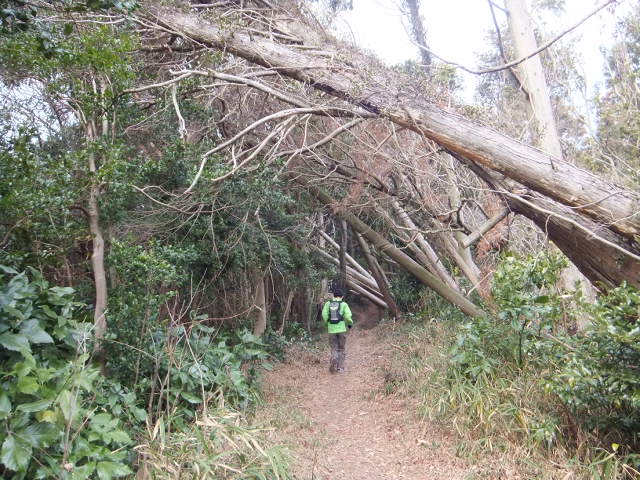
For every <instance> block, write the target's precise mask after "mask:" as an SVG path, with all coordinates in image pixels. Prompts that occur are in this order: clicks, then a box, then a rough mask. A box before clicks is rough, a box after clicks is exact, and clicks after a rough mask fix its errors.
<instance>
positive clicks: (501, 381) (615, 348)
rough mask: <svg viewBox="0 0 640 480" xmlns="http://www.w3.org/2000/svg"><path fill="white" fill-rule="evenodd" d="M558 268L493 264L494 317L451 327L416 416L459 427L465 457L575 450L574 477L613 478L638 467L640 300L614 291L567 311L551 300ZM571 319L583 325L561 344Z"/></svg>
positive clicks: (548, 261)
mask: <svg viewBox="0 0 640 480" xmlns="http://www.w3.org/2000/svg"><path fill="white" fill-rule="evenodd" d="M564 264H565V262H564V260H563V259H562V258H560V257H558V256H556V255H549V254H545V255H538V256H526V257H516V256H514V255H511V254H509V255H506V256H504V257H503V258H502V261H501V263H500V264H499V266H498V268H497V271H496V274H495V276H494V280H493V290H492V291H493V298H494V300H495V301H496V304H497V306H498V308H499V312H498V315H497V317H493V318H491V317H488V318H479V319H472V320H468V321H465V322H462V323H458V324H456V325H455V326H453V327H452V329H451V332H452V333H451V340H450V344H451V346H450V350H449V354H448V356H447V358H446V361H445V362H444V363H443V365H442V366H441V368H440V369H438V370H437V371H436V372H434V373H433V374H432V375H430V376H429V378H428V380H427V382H426V384H425V385H424V387H423V392H424V396H425V403H424V408H425V411H426V412H427V413H428V414H429V415H442V416H444V417H446V418H449V419H451V420H453V421H455V423H456V424H461V425H464V426H465V427H466V428H468V431H469V434H468V443H467V446H466V447H465V448H468V449H470V451H474V450H475V449H484V448H486V446H487V445H490V446H491V448H496V447H497V448H500V449H504V450H508V449H509V448H510V445H513V443H511V442H514V443H515V444H517V445H519V446H520V447H521V446H525V447H527V448H529V449H530V451H531V453H532V455H542V454H544V452H549V453H550V452H551V450H550V449H551V448H552V447H555V448H557V449H567V450H568V451H572V449H575V446H576V443H578V442H579V441H580V442H584V443H581V444H578V446H579V447H580V449H579V450H578V451H577V453H576V455H580V458H579V459H576V461H577V462H578V464H579V466H577V467H575V468H577V469H578V470H579V471H580V472H583V473H584V474H585V476H587V477H589V478H614V476H615V475H622V473H621V472H625V471H626V472H629V471H631V470H632V468H637V466H638V460H637V459H638V454H637V452H638V437H637V432H638V431H639V426H640V423H639V419H640V417H639V416H638V413H637V412H638V411H639V409H638V407H639V405H638V402H639V400H640V374H639V372H638V369H637V365H638V364H639V362H640V349H639V348H638V340H639V338H638V337H639V335H640V329H639V327H638V326H637V319H638V308H639V307H640V293H638V291H637V290H635V289H633V288H630V287H628V286H626V285H622V286H620V287H619V288H616V289H613V290H611V291H610V292H608V293H607V294H606V295H603V296H602V297H601V298H600V299H599V300H598V303H597V304H596V305H595V306H593V307H592V308H587V307H586V306H585V305H583V304H582V302H581V299H580V297H579V296H574V297H573V299H572V300H573V301H572V302H571V303H570V304H567V303H566V300H567V298H566V296H565V297H561V296H559V295H558V294H557V292H556V291H555V283H556V281H557V278H558V274H559V271H560V269H561V268H562V267H563V266H564ZM563 301H564V302H565V303H563ZM579 316H588V317H589V318H590V319H591V324H590V326H589V327H588V328H587V330H586V331H584V332H583V333H581V334H580V335H575V336H569V334H568V333H567V332H566V331H564V330H563V329H562V328H561V327H563V326H566V323H565V322H566V319H567V318H569V319H571V318H577V317H579ZM580 439H582V440H580ZM585 439H588V440H586V441H585ZM541 447H542V448H541ZM556 451H557V450H556ZM544 461H545V460H544V459H542V458H541V460H540V462H544ZM572 468H574V467H572ZM607 472H608V473H607ZM615 478H617V477H615Z"/></svg>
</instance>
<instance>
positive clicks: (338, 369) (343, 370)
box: [336, 367, 346, 373]
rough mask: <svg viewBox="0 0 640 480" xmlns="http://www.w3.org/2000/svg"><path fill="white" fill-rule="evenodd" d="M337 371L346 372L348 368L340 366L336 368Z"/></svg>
mask: <svg viewBox="0 0 640 480" xmlns="http://www.w3.org/2000/svg"><path fill="white" fill-rule="evenodd" d="M336 372H338V373H345V372H346V370H345V369H344V368H343V367H338V368H337V369H336Z"/></svg>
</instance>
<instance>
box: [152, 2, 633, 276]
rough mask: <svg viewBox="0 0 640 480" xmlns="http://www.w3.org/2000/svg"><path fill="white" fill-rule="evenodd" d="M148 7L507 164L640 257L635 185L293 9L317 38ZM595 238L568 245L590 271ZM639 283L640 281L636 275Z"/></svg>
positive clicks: (481, 158) (194, 35) (174, 24)
mask: <svg viewBox="0 0 640 480" xmlns="http://www.w3.org/2000/svg"><path fill="white" fill-rule="evenodd" d="M147 8H148V16H149V18H150V19H152V20H154V21H156V22H157V23H159V24H160V25H161V26H162V27H163V28H165V29H168V30H169V31H172V32H175V33H176V34H177V35H180V36H183V37H186V38H189V39H192V40H194V41H196V42H198V43H199V44H200V45H205V46H210V47H213V48H217V49H221V50H224V51H225V52H227V53H231V54H234V55H237V56H239V57H242V58H244V59H246V60H248V61H250V62H253V63H256V64H258V65H262V66H264V67H267V68H270V69H276V70H277V71H278V72H279V73H280V74H282V75H285V76H288V77H290V78H293V79H296V80H299V81H301V82H304V83H305V84H307V85H310V86H312V87H314V88H316V89H318V90H321V91H323V92H326V93H328V94H330V95H333V96H335V97H338V98H342V99H344V100H346V101H348V102H350V103H351V104H353V105H354V106H356V108H360V109H361V110H362V111H366V112H370V113H374V114H377V115H379V116H381V117H384V118H387V119H389V120H390V121H392V122H394V123H396V124H398V125H400V126H403V127H406V128H408V129H411V130H413V131H415V132H416V133H418V134H420V135H423V136H424V137H426V138H430V139H431V140H433V141H435V142H437V143H438V144H440V145H441V146H443V147H445V148H447V149H449V150H450V151H452V152H455V153H457V154H459V155H462V156H464V157H466V158H468V159H469V160H470V161H472V162H473V163H475V164H477V165H480V166H484V167H486V168H488V169H490V170H493V171H496V172H500V173H502V174H504V175H505V176H507V177H509V178H511V179H513V180H515V181H517V182H519V183H521V184H522V185H525V186H526V187H528V188H530V189H532V190H534V191H536V192H538V193H540V194H542V195H545V196H547V197H549V198H551V199H554V200H556V201H558V202H560V203H561V204H564V205H566V206H569V207H571V208H572V209H573V211H574V212H575V213H577V214H580V215H584V216H585V221H586V222H590V221H593V220H595V221H596V222H597V223H598V224H600V225H599V227H600V228H599V230H601V231H602V230H606V231H609V232H612V233H613V234H614V235H615V236H616V240H617V243H618V244H620V245H624V244H625V242H626V244H627V245H628V246H627V247H626V248H627V249H628V250H629V251H630V252H631V253H632V254H634V256H633V257H628V258H627V257H625V255H624V253H622V256H623V257H624V259H625V261H632V262H636V263H637V262H638V260H637V258H638V257H637V255H635V254H636V253H638V252H639V251H640V249H639V248H638V245H637V243H636V236H637V235H638V234H640V216H639V215H638V212H639V211H640V198H639V196H638V194H636V193H635V192H632V191H629V190H625V189H623V188H620V187H618V186H615V185H613V184H611V183H609V182H606V181H604V180H602V179H600V178H598V177H597V176H596V175H594V174H592V173H590V172H587V171H585V170H582V169H580V168H578V167H576V166H574V165H572V164H571V163H569V162H565V161H562V160H560V159H557V158H554V157H553V156H552V155H549V154H546V153H544V152H542V151H540V150H537V149H535V148H533V147H529V146H526V145H523V144H522V143H520V142H518V141H516V140H513V139H511V138H509V137H507V136H505V135H503V134H501V133H498V132H496V131H494V130H492V129H490V128H487V127H484V126H481V125H477V124H475V123H473V122H471V121H470V120H468V119H466V118H464V117H463V116H461V115H459V114H457V113H455V112H451V111H447V110H444V109H441V108H438V107H437V106H436V105H433V104H431V103H429V102H428V101H427V100H421V99H420V98H417V97H416V96H415V94H414V93H412V91H411V90H410V89H407V88H406V85H407V82H409V83H410V80H408V79H407V78H406V77H404V76H403V75H402V74H400V73H398V72H394V71H392V70H390V69H388V68H385V67H384V66H382V65H380V64H379V63H378V62H377V61H376V60H375V59H373V58H371V57H368V56H366V55H364V54H361V53H359V52H357V51H355V50H353V49H350V50H348V51H341V50H340V48H339V46H336V44H335V42H334V41H332V40H331V39H329V38H323V37H321V36H320V35H318V34H314V32H313V27H311V26H308V25H304V24H302V23H301V22H298V21H295V20H292V19H291V17H289V18H288V19H287V21H286V22H279V21H277V20H274V22H275V23H277V24H278V25H276V24H275V23H274V25H273V27H274V28H281V29H282V30H283V31H288V32H292V31H295V32H296V34H297V35H298V36H299V35H300V34H304V35H305V38H311V40H305V38H302V37H300V39H299V42H293V43H292V42H290V41H289V43H288V44H284V43H277V41H276V40H274V37H273V36H269V37H267V36H260V35H256V34H255V33H252V34H250V33H249V32H243V31H242V27H241V26H238V25H231V26H230V24H229V22H227V21H225V23H220V24H216V23H214V22H215V21H216V19H217V18H219V13H220V12H218V11H216V10H215V9H210V11H212V13H213V15H212V16H211V17H210V18H211V20H209V21H207V20H204V19H202V17H200V16H198V15H195V14H189V13H184V12H182V11H180V10H177V9H174V8H164V7H158V6H148V7H147ZM301 32H303V33H301ZM301 47H302V48H301ZM340 58H348V59H349V62H348V64H347V63H346V62H345V63H344V64H342V63H340V62H339V61H338V60H336V59H340ZM525 215H526V214H525ZM625 238H626V239H627V240H626V241H625ZM551 239H552V240H554V241H555V239H554V238H553V237H551ZM584 240H586V236H579V237H578V238H577V241H578V242H582V241H584ZM588 246H589V243H588V242H587V243H584V244H583V243H577V244H576V246H575V247H573V248H571V249H570V248H569V247H568V246H567V247H566V248H567V251H565V253H566V254H567V256H568V257H569V258H570V259H571V260H572V261H574V263H576V265H577V266H578V267H579V268H580V269H581V270H582V271H583V273H585V274H586V275H587V276H589V275H588V274H587V270H589V271H591V270H592V266H591V265H587V264H586V263H585V262H584V259H583V258H582V253H581V251H580V250H584V249H586V248H588ZM574 250H577V251H575V252H574ZM597 252H598V251H597V250H596V251H595V253H596V254H597ZM630 258H633V260H630ZM598 270H601V271H598V272H597V273H598V276H599V277H602V278H607V279H609V281H608V282H607V283H608V284H609V285H615V284H618V283H620V282H621V281H622V280H625V279H627V277H626V276H625V275H621V274H620V270H619V269H618V268H613V269H612V268H611V266H610V264H609V263H608V262H602V264H601V267H600V268H599V269H598ZM589 278H591V277H589ZM632 283H633V284H634V285H640V282H639V280H638V278H637V277H636V278H634V279H633V282H632Z"/></svg>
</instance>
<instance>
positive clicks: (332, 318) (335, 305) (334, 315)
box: [329, 300, 342, 324]
mask: <svg viewBox="0 0 640 480" xmlns="http://www.w3.org/2000/svg"><path fill="white" fill-rule="evenodd" d="M341 304H342V300H332V301H330V302H329V323H334V324H335V323H340V322H341V321H342V312H340V306H341Z"/></svg>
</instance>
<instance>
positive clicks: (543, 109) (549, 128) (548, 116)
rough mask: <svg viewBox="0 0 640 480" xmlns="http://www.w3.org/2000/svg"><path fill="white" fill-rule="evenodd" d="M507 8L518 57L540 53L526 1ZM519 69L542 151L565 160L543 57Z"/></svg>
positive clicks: (512, 1)
mask: <svg viewBox="0 0 640 480" xmlns="http://www.w3.org/2000/svg"><path fill="white" fill-rule="evenodd" d="M504 4H505V7H506V9H507V14H508V15H507V16H508V19H509V29H510V30H511V40H512V41H513V48H514V52H515V56H516V58H523V57H525V56H526V55H528V54H530V53H531V52H535V51H536V50H537V49H538V43H537V42H536V37H535V35H534V33H533V23H532V20H531V15H530V14H529V11H528V10H527V5H526V3H525V0H505V2H504ZM516 69H517V70H518V71H519V72H520V75H519V78H520V82H521V83H522V85H523V86H524V88H525V89H526V93H527V94H528V101H529V104H530V106H531V115H532V117H533V120H534V122H533V123H534V135H533V138H534V140H535V141H536V143H537V145H538V146H539V147H540V149H541V150H543V151H545V152H547V153H549V154H551V155H553V156H554V157H556V158H559V159H561V158H562V147H561V146H560V136H559V135H558V128H557V127H556V120H555V115H554V114H553V108H552V107H551V98H550V97H549V88H548V87H547V81H546V79H545V75H544V69H543V68H542V62H541V61H540V55H535V56H533V57H531V58H529V59H528V60H525V61H524V62H522V63H521V64H520V65H518V66H517V67H516Z"/></svg>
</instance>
